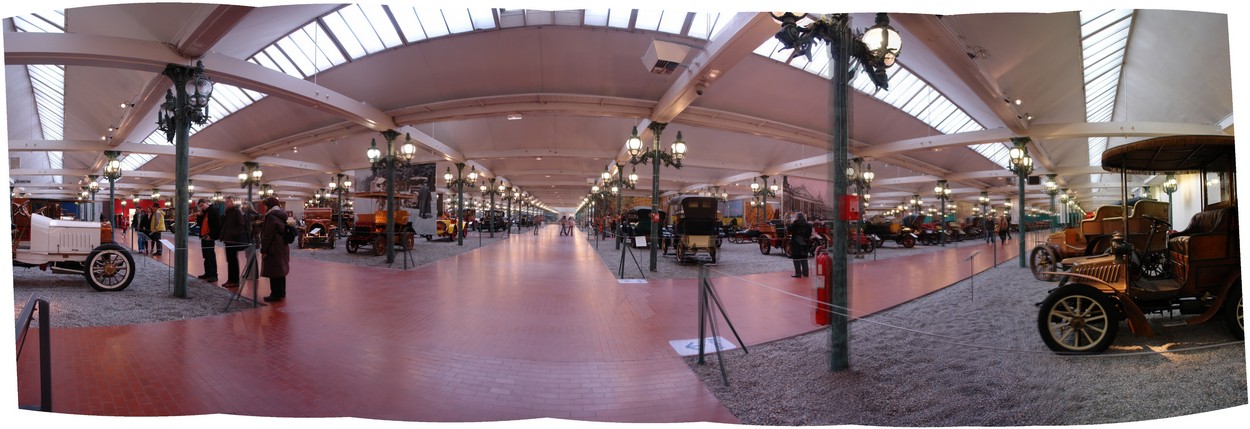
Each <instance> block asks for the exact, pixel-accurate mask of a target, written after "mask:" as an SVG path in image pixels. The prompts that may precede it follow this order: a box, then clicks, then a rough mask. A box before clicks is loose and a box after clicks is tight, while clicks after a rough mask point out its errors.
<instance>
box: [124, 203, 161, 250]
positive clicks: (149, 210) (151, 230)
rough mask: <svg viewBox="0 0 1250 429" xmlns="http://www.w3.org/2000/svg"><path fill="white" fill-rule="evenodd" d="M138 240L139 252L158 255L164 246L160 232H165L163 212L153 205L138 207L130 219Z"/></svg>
mask: <svg viewBox="0 0 1250 429" xmlns="http://www.w3.org/2000/svg"><path fill="white" fill-rule="evenodd" d="M130 224H131V226H132V227H133V228H132V229H133V230H134V232H135V236H136V237H137V238H138V240H139V253H140V254H144V255H152V256H156V257H160V256H161V255H162V253H163V252H162V250H163V249H164V246H162V245H161V233H162V232H165V231H166V230H167V229H166V228H165V212H163V211H161V210H160V209H158V208H155V207H151V206H148V207H140V208H139V209H137V210H135V215H134V217H133V218H132V219H131V221H130Z"/></svg>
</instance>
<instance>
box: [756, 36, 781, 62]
mask: <svg viewBox="0 0 1250 429" xmlns="http://www.w3.org/2000/svg"><path fill="white" fill-rule="evenodd" d="M780 48H781V42H780V41H778V40H777V38H776V37H770V38H768V40H767V41H765V42H764V43H762V44H760V45H759V46H757V47H756V48H755V51H754V52H755V54H756V55H759V56H764V57H769V58H772V56H773V54H775V53H777V49H780ZM773 59H776V58H773Z"/></svg>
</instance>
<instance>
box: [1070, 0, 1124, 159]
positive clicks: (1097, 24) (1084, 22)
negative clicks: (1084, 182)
mask: <svg viewBox="0 0 1250 429" xmlns="http://www.w3.org/2000/svg"><path fill="white" fill-rule="evenodd" d="M1132 27H1133V11H1132V10H1131V9H1127V10H1111V11H1095V12H1091V11H1081V56H1082V58H1083V59H1084V65H1085V70H1084V72H1085V120H1086V122H1110V121H1111V115H1112V113H1114V112H1115V99H1116V95H1117V93H1118V90H1119V87H1120V70H1121V68H1122V66H1123V65H1124V53H1125V50H1126V49H1127V48H1128V38H1129V33H1130V31H1131V30H1132ZM1109 143H1110V140H1109V139H1108V138H1106V137H1095V138H1090V139H1089V165H1101V163H1102V153H1103V152H1106V151H1107V146H1108V144H1109ZM1101 177H1102V176H1101V175H1099V174H1091V175H1090V176H1089V180H1090V182H1094V183H1097V182H1099V181H1100V179H1101Z"/></svg>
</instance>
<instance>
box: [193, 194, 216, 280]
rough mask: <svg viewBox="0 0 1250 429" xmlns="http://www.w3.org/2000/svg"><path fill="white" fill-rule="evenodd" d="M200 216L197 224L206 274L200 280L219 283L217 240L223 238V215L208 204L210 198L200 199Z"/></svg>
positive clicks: (196, 220) (197, 217) (197, 218)
mask: <svg viewBox="0 0 1250 429" xmlns="http://www.w3.org/2000/svg"><path fill="white" fill-rule="evenodd" d="M199 207H200V214H199V216H196V218H195V223H196V225H197V226H199V227H200V254H201V255H203V256H204V274H202V275H200V276H199V278H200V279H203V280H204V281H206V282H209V283H216V282H217V241H216V240H217V239H218V238H220V237H221V214H219V213H217V208H216V207H213V206H212V205H211V204H209V203H208V198H200V201H199Z"/></svg>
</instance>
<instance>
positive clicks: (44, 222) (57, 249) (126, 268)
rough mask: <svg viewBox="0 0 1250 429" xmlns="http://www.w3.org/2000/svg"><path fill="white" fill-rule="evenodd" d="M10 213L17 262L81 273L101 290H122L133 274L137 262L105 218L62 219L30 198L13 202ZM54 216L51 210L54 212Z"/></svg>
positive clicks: (56, 270) (60, 271)
mask: <svg viewBox="0 0 1250 429" xmlns="http://www.w3.org/2000/svg"><path fill="white" fill-rule="evenodd" d="M9 204H10V208H11V209H12V210H13V213H12V221H13V226H12V234H13V266H15V267H27V268H30V267H39V268H40V269H44V270H51V271H52V272H54V273H62V274H81V275H82V276H83V277H84V278H86V280H87V284H89V285H91V287H92V288H93V289H95V290H98V291H120V290H122V289H125V288H126V287H127V286H130V283H131V281H133V280H134V278H135V260H134V257H132V256H130V252H129V251H128V250H126V248H124V247H122V246H121V245H119V244H117V243H115V242H113V229H112V227H111V226H110V225H109V224H108V223H107V222H87V221H74V220H61V219H56V218H52V217H48V216H45V215H44V214H42V213H50V212H51V211H56V210H55V207H54V206H49V208H51V209H53V210H45V209H36V213H31V212H30V200H28V199H25V198H14V199H11V200H10V201H9ZM50 214H51V213H50Z"/></svg>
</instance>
